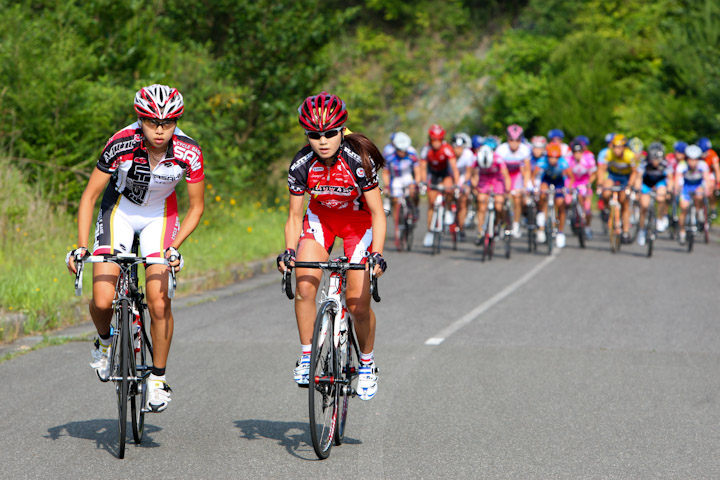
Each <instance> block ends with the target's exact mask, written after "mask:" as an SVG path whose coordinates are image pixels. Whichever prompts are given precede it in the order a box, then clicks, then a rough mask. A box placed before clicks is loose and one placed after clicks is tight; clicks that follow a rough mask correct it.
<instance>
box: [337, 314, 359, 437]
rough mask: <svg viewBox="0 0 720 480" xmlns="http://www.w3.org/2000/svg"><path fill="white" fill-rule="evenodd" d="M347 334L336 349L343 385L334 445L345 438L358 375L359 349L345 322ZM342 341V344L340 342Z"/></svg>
mask: <svg viewBox="0 0 720 480" xmlns="http://www.w3.org/2000/svg"><path fill="white" fill-rule="evenodd" d="M347 328H348V330H347V332H346V333H345V334H344V335H343V336H342V337H341V344H340V346H339V347H338V350H337V351H338V366H339V368H340V376H341V377H342V379H343V384H342V385H341V386H339V387H338V388H339V389H340V390H339V391H338V413H337V423H336V427H335V445H340V444H342V441H343V438H344V437H345V425H346V424H347V412H348V405H349V404H350V397H351V396H352V392H353V388H354V387H355V386H356V385H353V383H357V382H353V381H354V380H355V379H357V375H358V365H357V362H358V360H359V359H360V349H359V348H358V345H357V342H356V341H355V335H354V334H353V327H352V322H351V321H349V320H348V321H347ZM343 340H344V343H342V341H343Z"/></svg>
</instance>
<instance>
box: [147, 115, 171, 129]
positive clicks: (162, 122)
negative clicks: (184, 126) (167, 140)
mask: <svg viewBox="0 0 720 480" xmlns="http://www.w3.org/2000/svg"><path fill="white" fill-rule="evenodd" d="M142 121H143V122H150V124H151V125H152V126H153V127H155V128H157V127H162V128H163V130H165V129H166V128H167V127H170V126H172V125H175V124H176V123H177V119H175V118H171V119H168V120H160V119H158V118H150V117H142Z"/></svg>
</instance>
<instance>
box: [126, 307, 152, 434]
mask: <svg viewBox="0 0 720 480" xmlns="http://www.w3.org/2000/svg"><path fill="white" fill-rule="evenodd" d="M139 311H140V316H141V324H144V322H145V315H144V311H143V310H139ZM133 333H134V332H133ZM138 336H139V340H138V341H139V343H140V351H135V350H136V349H135V345H133V349H132V350H131V352H133V354H131V355H130V371H131V372H132V376H133V377H134V380H133V381H132V382H131V384H130V415H131V416H132V431H133V439H134V440H135V443H136V444H140V442H142V437H143V432H144V430H145V403H146V402H147V377H148V373H147V368H148V366H147V347H146V339H145V338H143V332H142V331H140V332H138ZM138 365H140V366H141V369H140V370H138Z"/></svg>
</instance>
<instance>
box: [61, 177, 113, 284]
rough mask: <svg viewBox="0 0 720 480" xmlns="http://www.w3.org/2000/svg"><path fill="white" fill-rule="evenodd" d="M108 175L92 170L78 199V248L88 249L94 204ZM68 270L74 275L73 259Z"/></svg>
mask: <svg viewBox="0 0 720 480" xmlns="http://www.w3.org/2000/svg"><path fill="white" fill-rule="evenodd" d="M110 175H111V174H109V173H105V172H103V171H102V170H100V169H98V168H97V167H96V168H95V170H93V172H92V174H91V175H90V180H88V184H87V186H86V187H85V191H83V194H82V197H80V206H79V208H78V217H77V218H78V222H77V223H78V237H77V245H78V248H80V247H82V248H85V249H86V250H87V249H88V237H89V236H90V226H91V224H92V218H93V212H94V210H95V203H96V202H97V199H98V197H100V195H102V192H103V191H104V190H105V187H106V186H107V184H108V181H109V180H110ZM68 270H70V271H71V272H72V273H76V272H77V269H76V267H75V259H70V263H69V264H68Z"/></svg>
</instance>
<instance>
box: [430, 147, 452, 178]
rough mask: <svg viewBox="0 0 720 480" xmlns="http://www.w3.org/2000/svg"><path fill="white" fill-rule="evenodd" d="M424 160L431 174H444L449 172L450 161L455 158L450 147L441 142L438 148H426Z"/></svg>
mask: <svg viewBox="0 0 720 480" xmlns="http://www.w3.org/2000/svg"><path fill="white" fill-rule="evenodd" d="M425 150H426V151H425V158H424V160H426V161H427V162H428V168H429V169H430V171H433V172H446V171H448V172H449V170H450V159H451V158H455V152H453V149H452V147H451V146H450V145H448V144H447V143H446V142H444V141H443V143H442V145H441V146H440V148H438V149H437V150H433V149H432V147H430V146H428V147H427V148H426V149H425Z"/></svg>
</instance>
